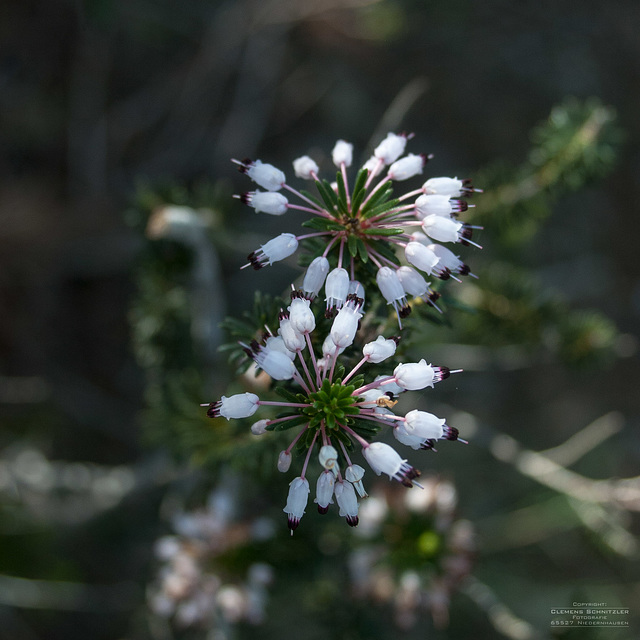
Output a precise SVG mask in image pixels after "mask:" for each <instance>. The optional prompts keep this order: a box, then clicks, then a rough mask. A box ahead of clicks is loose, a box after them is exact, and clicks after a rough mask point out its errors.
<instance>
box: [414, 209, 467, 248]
mask: <svg viewBox="0 0 640 640" xmlns="http://www.w3.org/2000/svg"><path fill="white" fill-rule="evenodd" d="M462 227H463V225H462V222H457V221H456V220H452V219H451V218H443V217H442V216H437V215H435V214H432V215H429V216H427V217H426V218H424V220H423V221H422V230H423V231H424V232H425V233H426V234H427V235H428V236H429V237H430V238H433V239H434V240H438V241H439V242H460V241H461V240H462V239H463V236H462V235H461V230H462Z"/></svg>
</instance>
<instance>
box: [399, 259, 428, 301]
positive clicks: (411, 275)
mask: <svg viewBox="0 0 640 640" xmlns="http://www.w3.org/2000/svg"><path fill="white" fill-rule="evenodd" d="M396 273H397V274H398V279H399V280H400V283H401V284H402V288H403V289H404V290H405V291H406V292H407V293H408V294H409V295H410V296H413V297H414V298H419V297H420V296H423V295H424V294H425V293H426V292H427V291H428V290H429V283H428V282H427V281H426V280H425V279H424V278H423V277H422V275H421V274H420V273H418V272H417V271H416V270H415V269H412V268H411V267H406V266H403V267H400V268H399V269H398V270H397V271H396Z"/></svg>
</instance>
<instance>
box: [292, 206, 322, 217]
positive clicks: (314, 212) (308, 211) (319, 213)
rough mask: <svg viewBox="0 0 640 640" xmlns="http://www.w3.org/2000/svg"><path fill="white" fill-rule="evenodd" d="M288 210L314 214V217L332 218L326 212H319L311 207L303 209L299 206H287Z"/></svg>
mask: <svg viewBox="0 0 640 640" xmlns="http://www.w3.org/2000/svg"><path fill="white" fill-rule="evenodd" d="M287 209H297V210H298V211H306V212H307V213H313V215H314V216H324V217H325V218H330V217H331V216H329V215H327V213H326V212H325V211H322V212H320V211H318V210H317V209H311V208H310V207H303V206H301V205H299V204H291V203H289V204H287Z"/></svg>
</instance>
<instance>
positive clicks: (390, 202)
mask: <svg viewBox="0 0 640 640" xmlns="http://www.w3.org/2000/svg"><path fill="white" fill-rule="evenodd" d="M411 137H412V136H410V135H406V134H400V135H397V134H394V133H389V134H388V136H387V137H386V138H385V139H384V140H383V141H382V142H381V143H380V144H379V145H378V146H377V147H376V148H375V150H374V153H373V155H372V157H371V158H370V159H369V160H368V161H367V162H366V163H365V165H364V166H363V167H362V168H361V169H360V170H359V171H358V172H357V174H356V176H355V179H354V181H353V183H352V187H351V186H350V184H351V183H350V182H349V177H348V171H347V170H348V169H349V168H350V167H351V165H352V160H353V146H352V145H351V144H350V143H347V142H345V141H343V140H339V141H338V142H337V143H336V145H335V147H334V149H333V152H332V160H333V163H334V165H335V166H336V167H337V168H338V171H337V173H336V181H335V182H334V183H330V182H328V181H327V180H320V178H319V176H318V174H319V171H320V169H319V167H318V165H317V164H316V163H315V161H314V160H312V159H311V158H310V157H308V156H303V157H301V158H298V159H297V160H295V161H294V163H293V167H294V171H295V174H296V176H297V177H298V178H301V179H306V180H312V181H314V182H315V185H316V188H317V195H313V194H311V193H309V192H307V191H305V190H297V189H296V188H294V187H293V186H292V185H290V184H289V183H288V182H287V179H286V176H285V174H284V173H283V172H282V171H280V170H279V169H277V168H276V167H274V166H272V165H270V164H266V163H263V162H262V161H260V160H255V161H253V160H243V161H237V160H234V162H235V163H236V164H238V165H239V167H240V170H241V171H242V172H243V173H246V174H247V175H248V176H249V177H250V178H251V179H252V180H253V181H254V182H255V183H256V184H257V185H258V186H259V187H262V189H265V190H266V191H261V190H255V191H251V192H247V193H245V194H243V195H240V196H237V197H238V198H239V199H240V200H242V202H244V203H246V204H247V205H249V206H251V207H253V208H254V209H255V210H256V212H258V213H266V214H270V215H282V214H284V213H286V212H287V211H288V210H289V209H293V210H295V211H296V212H300V213H301V214H304V215H306V220H304V221H303V222H302V224H303V226H307V227H311V228H312V229H314V231H313V232H311V233H307V234H302V235H294V234H292V233H282V234H280V235H279V236H277V237H275V238H273V239H271V240H269V241H268V242H266V243H265V244H264V245H262V246H261V247H260V249H258V250H256V251H254V252H252V253H251V254H250V255H249V256H248V261H249V262H248V263H247V264H246V265H245V266H253V267H254V268H255V269H261V268H262V267H264V266H266V265H271V264H273V263H274V262H277V261H279V260H282V259H284V258H287V257H289V256H291V255H292V254H293V253H295V252H296V250H297V249H298V247H299V245H300V244H301V243H302V244H305V242H310V241H313V244H312V245H311V247H310V249H311V250H312V251H314V252H315V255H312V256H311V257H312V260H311V261H310V264H309V267H308V269H307V270H306V273H305V274H304V277H303V278H302V283H301V285H300V287H299V288H298V289H296V288H295V287H293V291H292V293H291V296H290V297H291V300H290V303H289V304H288V306H287V307H286V310H285V309H284V308H283V309H281V311H280V314H279V316H278V318H277V322H278V328H277V330H276V331H272V330H271V328H270V325H269V324H267V326H266V333H264V331H262V335H261V336H258V335H256V337H255V338H254V339H252V340H249V341H247V342H241V343H240V344H241V346H242V348H243V350H244V352H245V354H246V356H247V357H248V358H250V359H251V360H252V361H253V364H254V366H255V368H256V369H261V370H262V371H264V372H265V373H266V374H267V375H268V376H269V377H270V378H271V380H273V381H274V391H275V392H276V393H277V394H278V395H279V396H280V398H281V399H280V400H264V399H261V398H260V397H259V396H258V395H257V394H255V393H251V392H245V393H240V394H235V395H232V396H229V397H227V396H222V398H221V399H220V400H217V401H214V402H210V403H205V404H204V405H203V406H207V407H208V409H207V415H208V416H209V417H211V418H220V417H223V418H226V419H227V420H230V419H239V420H240V419H246V418H249V417H252V416H254V414H257V412H258V410H262V411H263V412H269V411H270V412H272V414H273V412H275V414H274V415H269V416H267V417H262V418H261V419H259V420H258V421H257V422H255V423H254V424H253V425H252V427H251V431H252V433H253V434H255V435H262V434H264V433H266V432H267V431H284V430H289V429H295V432H294V436H293V437H292V439H291V440H290V442H289V444H288V446H287V447H286V448H285V449H284V450H283V451H282V452H281V453H280V455H279V457H278V461H277V468H278V469H279V470H280V471H282V472H287V471H289V469H290V467H291V465H292V457H293V453H294V452H297V453H299V454H301V456H302V463H301V467H300V471H299V473H298V475H297V476H296V477H295V478H294V480H292V482H291V484H290V488H289V494H288V497H287V502H286V506H285V508H284V511H285V513H286V514H287V516H288V526H289V528H290V529H291V531H292V532H293V530H294V529H296V527H297V526H298V524H299V522H300V519H301V517H302V515H303V513H304V511H305V508H306V507H307V504H308V499H309V494H310V492H311V485H310V482H309V477H310V476H311V478H312V480H314V477H313V475H312V474H313V473H315V472H313V471H312V468H313V467H315V466H316V465H315V459H314V458H313V457H312V456H313V455H314V452H315V454H316V456H317V462H318V463H319V465H318V468H319V471H318V473H317V476H316V477H315V502H316V503H317V505H318V511H319V512H320V513H326V512H327V511H328V510H329V505H331V504H332V503H333V502H334V499H335V501H336V502H337V505H338V509H339V514H340V515H341V516H344V517H345V518H346V521H347V523H348V524H349V525H351V526H356V525H357V524H358V508H359V503H358V499H363V498H365V497H366V495H367V494H366V490H365V488H364V484H363V476H364V473H365V470H364V468H363V467H362V466H360V465H359V464H358V462H357V459H352V458H353V457H354V455H355V454H354V450H355V449H356V448H359V449H360V450H361V453H362V457H363V458H364V460H366V462H367V463H368V465H369V467H370V468H371V469H372V470H373V471H374V472H375V473H376V474H377V475H380V474H382V473H384V474H386V475H387V476H388V477H389V478H390V479H394V480H397V481H398V482H400V483H401V484H403V485H405V486H406V487H409V488H411V487H413V486H414V485H417V486H420V485H419V482H418V480H417V479H418V478H419V476H420V471H418V470H417V469H416V468H414V467H413V466H412V465H411V464H410V463H409V462H408V461H407V460H406V459H405V458H403V456H402V455H400V454H399V453H398V452H397V451H396V450H395V449H394V448H393V447H392V446H390V445H389V444H386V443H385V442H382V441H379V440H377V434H378V432H379V431H381V430H385V431H390V432H391V433H392V434H393V436H394V437H395V439H396V440H397V441H398V443H400V445H404V446H408V447H410V448H413V449H423V450H434V446H435V443H436V442H437V441H438V440H441V439H445V440H457V439H459V438H458V430H457V429H456V428H455V427H452V426H449V425H447V424H446V421H445V419H444V418H440V417H437V416H435V415H433V414H431V413H428V412H426V411H421V410H418V409H413V410H411V411H409V412H406V413H405V414H404V415H401V414H396V413H395V412H394V407H395V405H396V404H397V398H398V397H399V396H400V395H401V394H403V393H404V392H405V391H420V390H423V389H426V388H429V387H433V386H434V384H435V383H437V382H440V381H441V380H444V379H446V378H448V377H449V375H450V374H451V373H456V372H457V371H458V370H455V371H451V370H450V369H449V368H447V367H445V366H434V365H432V364H430V363H427V360H426V359H425V358H420V359H418V360H417V361H409V362H398V359H397V354H396V348H397V345H398V343H399V341H400V336H395V335H394V336H385V335H384V334H382V333H380V334H378V335H377V336H376V337H375V340H366V339H365V340H364V342H365V344H364V345H363V346H361V347H360V349H361V354H362V356H361V357H359V358H356V359H354V358H353V351H354V350H355V348H356V347H355V345H356V343H357V342H359V339H360V337H361V336H362V334H363V333H364V332H362V331H361V332H360V333H359V329H360V328H361V326H362V324H363V322H364V323H366V324H367V325H368V326H370V325H372V324H375V322H376V321H377V320H382V321H384V317H377V315H379V314H378V313H377V310H378V309H379V305H376V304H371V302H372V301H373V302H374V303H375V302H376V301H377V300H378V299H383V300H384V301H385V302H386V303H387V304H388V305H391V306H392V308H393V310H394V312H395V315H396V316H397V319H398V325H399V329H400V330H401V331H402V319H403V318H405V317H406V316H407V315H409V313H410V310H411V306H410V303H409V299H410V298H417V299H422V301H423V302H426V303H428V304H430V305H432V306H433V307H434V308H436V309H437V310H438V311H440V309H439V308H438V307H437V305H436V302H435V301H436V300H437V298H438V294H437V293H436V291H434V290H433V289H431V286H430V283H429V282H427V281H426V279H425V276H433V277H435V278H439V279H441V280H448V279H454V280H458V281H459V278H458V276H466V275H473V274H471V273H470V268H469V267H468V266H467V265H466V264H465V263H464V262H463V261H462V260H461V259H460V258H459V256H458V255H457V254H456V253H454V252H453V251H451V250H450V249H448V248H447V247H445V246H444V245H443V244H440V243H452V244H454V245H455V244H459V245H462V246H468V245H474V246H476V247H478V248H481V247H480V246H479V245H478V244H477V243H475V242H474V241H473V240H472V239H471V238H472V235H473V232H474V230H475V229H477V228H479V227H474V226H472V225H470V224H468V223H466V222H462V221H460V220H459V219H458V216H459V214H461V213H463V212H465V211H467V210H468V209H469V207H470V206H472V205H468V203H467V202H466V200H463V199H462V198H463V197H468V196H471V195H472V194H473V193H474V192H476V191H478V190H477V189H475V188H474V187H473V186H472V184H471V181H470V180H468V179H465V180H460V179H458V178H446V177H439V178H430V179H429V180H427V181H426V182H424V183H423V184H422V186H421V187H419V188H417V189H414V190H411V191H407V192H406V193H404V194H403V195H401V196H399V197H395V198H394V197H392V195H393V184H394V183H395V182H400V181H405V180H409V179H410V178H413V177H415V176H418V175H420V174H422V173H423V170H424V167H425V164H426V162H427V161H428V160H429V159H430V158H431V156H428V155H425V154H421V155H414V154H408V155H406V156H403V154H404V151H405V146H406V143H407V141H408V140H409V139H410V138H411ZM282 191H285V192H288V194H289V195H290V196H295V197H296V198H297V199H298V200H299V201H300V202H302V204H293V203H291V202H290V201H289V198H288V197H287V196H285V195H284V194H283V193H282ZM309 214H310V215H311V216H312V217H309ZM318 240H320V241H321V242H320V243H319V242H318ZM434 241H435V242H434ZM474 277H475V276H474ZM373 282H375V284H376V286H374V287H371V283H373ZM323 288H324V294H325V295H324V302H325V304H324V305H323V307H324V308H323V309H322V310H318V311H319V312H320V311H324V313H320V315H319V316H317V312H316V311H314V307H317V306H319V305H315V304H314V301H315V300H316V299H317V298H318V296H319V294H320V292H321V291H322V289H323ZM283 306H284V305H283ZM322 315H324V319H322ZM367 315H368V316H372V317H368V318H366V317H365V316H367ZM318 319H320V320H322V321H323V322H324V323H325V325H326V323H327V321H330V325H327V328H326V331H325V332H324V333H323V332H322V330H317V329H316V322H317V320H318ZM275 321H276V319H275V318H274V319H273V320H272V322H271V325H273V322H275ZM318 334H320V335H318ZM360 344H362V343H360ZM345 351H346V353H344V352H345ZM343 353H344V355H342V354H343ZM394 359H395V361H394ZM381 363H385V365H386V366H388V369H387V370H386V371H385V372H384V373H383V374H382V375H377V376H374V375H370V374H369V372H368V371H367V368H368V366H369V365H378V364H381ZM463 442H464V441H463Z"/></svg>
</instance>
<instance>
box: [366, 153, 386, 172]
mask: <svg viewBox="0 0 640 640" xmlns="http://www.w3.org/2000/svg"><path fill="white" fill-rule="evenodd" d="M383 166H384V162H380V160H379V159H378V158H376V156H371V157H370V158H369V159H368V160H367V161H366V162H365V163H364V164H363V165H362V168H363V169H366V170H367V171H369V172H371V173H372V174H373V177H375V176H377V175H378V174H379V173H380V171H381V170H382V167H383Z"/></svg>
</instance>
